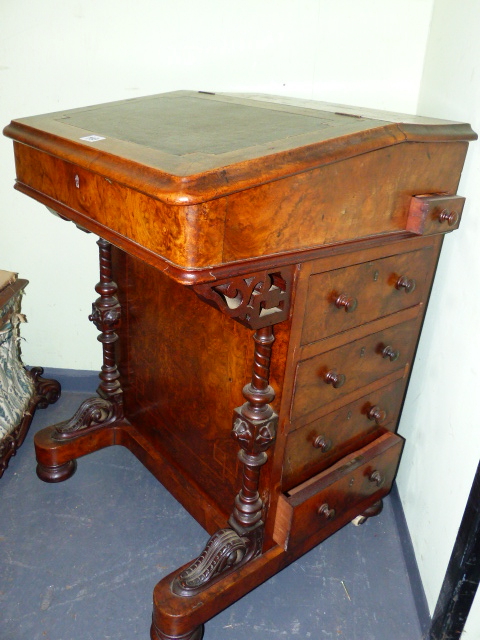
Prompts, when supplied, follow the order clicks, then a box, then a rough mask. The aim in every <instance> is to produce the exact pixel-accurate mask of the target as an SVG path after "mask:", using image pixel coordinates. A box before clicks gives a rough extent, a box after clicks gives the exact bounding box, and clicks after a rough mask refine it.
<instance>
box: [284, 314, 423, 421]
mask: <svg viewBox="0 0 480 640" xmlns="http://www.w3.org/2000/svg"><path fill="white" fill-rule="evenodd" d="M419 323H420V319H419V318H415V319H414V320H410V321H408V322H403V323H401V324H398V325H394V326H391V327H389V328H388V329H384V330H383V331H378V332H376V333H373V334H370V335H368V336H366V337H365V338H362V339H359V340H354V341H352V342H349V343H347V344H344V345H342V346H341V347H338V348H337V349H332V350H331V351H327V352H325V353H321V354H319V355H317V356H314V357H313V358H309V359H308V360H303V361H301V362H299V364H298V365H297V375H296V381H295V391H294V398H293V403H292V413H291V419H292V421H294V420H296V419H297V418H300V417H301V416H304V415H308V414H309V413H311V412H313V411H315V410H316V409H317V408H318V407H320V406H324V405H327V404H328V403H329V402H334V401H336V400H338V399H339V398H342V397H344V396H346V395H347V394H349V393H351V392H353V391H355V390H356V389H359V388H361V387H364V386H366V385H368V384H370V383H371V382H374V381H375V380H379V379H380V378H382V377H384V376H387V375H388V374H391V373H393V372H395V371H399V370H400V369H403V368H404V367H405V366H406V365H407V364H408V363H410V362H411V361H412V358H413V355H414V351H415V345H416V341H417V334H418V329H419Z"/></svg>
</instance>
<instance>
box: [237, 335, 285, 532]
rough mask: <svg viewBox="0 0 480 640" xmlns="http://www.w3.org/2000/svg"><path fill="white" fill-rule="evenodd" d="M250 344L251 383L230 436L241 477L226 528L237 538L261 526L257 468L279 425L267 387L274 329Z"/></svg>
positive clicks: (264, 460)
mask: <svg viewBox="0 0 480 640" xmlns="http://www.w3.org/2000/svg"><path fill="white" fill-rule="evenodd" d="M253 340H254V342H255V352H254V359H253V372H252V381H251V382H250V383H249V384H247V385H246V386H245V387H244V388H243V395H244V397H245V399H246V400H247V402H246V403H245V404H244V405H242V406H241V407H239V408H237V409H235V411H234V418H233V432H232V435H233V437H234V438H235V440H236V441H237V442H238V443H239V445H240V447H241V450H240V452H239V454H238V457H239V459H240V461H241V462H242V463H243V476H242V488H241V489H240V492H239V493H238V495H237V497H236V498H235V507H234V509H233V513H232V515H231V517H230V519H229V525H230V526H231V527H232V528H233V529H235V531H237V532H238V533H240V534H243V533H245V532H248V531H251V530H252V529H253V528H255V527H257V526H258V525H259V524H260V523H262V510H263V503H262V500H261V499H260V495H259V493H258V485H259V479H260V468H261V467H262V465H264V464H265V462H266V461H267V454H266V453H265V451H266V449H268V447H269V446H270V445H271V444H272V443H273V441H274V439H275V434H276V425H277V422H278V416H277V415H276V414H275V413H274V412H273V409H272V407H271V406H270V404H269V403H270V402H273V400H274V399H275V392H274V390H273V389H272V387H271V386H270V385H269V373H270V358H271V352H272V344H273V342H274V340H275V337H274V335H273V328H272V327H271V326H270V327H263V328H261V329H258V330H257V331H256V332H255V334H254V336H253ZM262 524H263V523H262Z"/></svg>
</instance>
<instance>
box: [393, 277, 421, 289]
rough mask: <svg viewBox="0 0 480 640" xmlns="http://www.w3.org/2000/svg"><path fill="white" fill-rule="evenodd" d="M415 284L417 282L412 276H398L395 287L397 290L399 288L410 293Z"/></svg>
mask: <svg viewBox="0 0 480 640" xmlns="http://www.w3.org/2000/svg"><path fill="white" fill-rule="evenodd" d="M416 286H417V283H416V282H415V280H414V279H413V278H407V276H400V278H399V279H398V280H397V283H396V285H395V288H396V289H398V290H399V291H400V289H403V290H404V291H405V293H412V291H415V287H416Z"/></svg>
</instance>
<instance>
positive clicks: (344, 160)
mask: <svg viewBox="0 0 480 640" xmlns="http://www.w3.org/2000/svg"><path fill="white" fill-rule="evenodd" d="M387 117H388V119H386V118H387ZM4 133H5V135H7V136H9V137H11V138H13V139H14V141H15V158H16V167H17V183H16V188H17V189H18V190H20V191H22V192H24V193H27V194H28V195H30V196H32V197H34V198H36V199H37V200H40V201H41V202H43V203H44V204H46V205H47V206H48V207H50V208H51V209H53V210H54V211H56V212H57V213H59V214H60V215H63V216H64V217H66V218H68V219H70V220H73V221H74V222H75V223H77V224H78V225H79V226H82V227H84V228H86V229H88V230H90V231H93V232H95V233H98V234H99V235H102V237H105V238H106V239H108V240H109V241H111V242H113V243H114V244H116V245H117V246H119V247H121V248H123V249H125V250H127V251H128V252H129V253H131V254H132V255H136V256H137V257H140V258H142V259H144V260H146V261H147V262H149V263H150V264H153V265H154V266H156V267H158V268H161V269H162V270H164V271H166V272H167V273H168V274H169V275H171V276H172V277H173V278H175V279H176V280H179V281H182V282H185V283H193V282H200V281H208V280H212V279H216V278H218V277H221V276H222V275H224V274H225V273H226V271H225V267H227V270H228V265H231V264H232V263H238V262H239V261H241V262H244V263H245V262H246V263H249V265H248V267H246V268H248V269H251V268H252V264H250V263H252V261H253V262H254V263H255V264H254V265H253V266H256V264H257V263H258V260H259V259H263V264H267V263H269V262H270V263H273V262H276V263H277V262H278V260H279V259H280V260H281V259H282V256H283V257H284V258H283V259H287V260H289V256H291V254H292V253H295V254H301V253H302V252H303V255H298V256H297V259H300V260H302V259H307V258H311V257H312V255H314V254H312V251H313V252H314V251H315V250H316V249H317V248H319V247H323V246H325V245H334V244H336V243H342V242H346V241H355V240H358V239H359V238H368V237H370V236H372V235H376V236H378V234H392V233H394V234H398V233H401V232H404V231H405V228H406V221H407V212H408V204H409V201H410V198H411V196H412V195H416V194H418V193H422V192H424V193H433V192H436V191H438V190H441V191H442V192H445V189H448V191H449V193H455V191H456V187H457V184H458V180H459V173H455V172H453V173H452V171H451V167H452V164H453V165H454V166H456V167H459V166H462V164H463V159H464V155H465V153H466V149H467V144H466V142H467V141H468V140H473V139H475V137H476V135H475V134H474V132H473V131H472V130H471V128H470V126H469V125H466V124H458V123H451V122H446V121H441V120H433V119H428V118H420V117H415V116H399V115H398V114H386V113H382V112H374V111H371V110H366V109H353V108H352V107H345V106H342V105H331V104H327V103H319V102H312V101H308V100H292V99H285V98H280V97H272V96H235V95H227V94H210V93H202V92H198V93H197V92H191V91H178V92H173V93H166V94H160V95H156V96H150V97H146V98H134V99H131V100H124V101H120V102H113V103H109V104H103V105H97V106H92V107H83V108H80V109H73V110H68V111H61V112H58V113H51V114H46V115H42V116H35V117H29V118H22V119H19V120H14V121H12V123H11V124H10V125H9V126H7V127H6V128H5V130H4ZM444 142H449V143H452V144H450V145H449V151H448V153H447V154H446V153H445V149H444V148H442V146H443V143H444ZM339 163H340V164H339ZM412 165H414V166H415V172H412V171H411V170H410V169H411V167H412ZM379 167H383V173H384V175H383V176H381V175H378V171H379ZM39 168H40V170H39ZM373 169H375V171H376V175H377V178H376V181H375V188H374V189H372V186H371V180H370V176H371V172H372V171H373ZM51 175H56V176H57V179H56V181H55V183H52V181H51V179H50V176H51ZM412 175H414V176H415V178H414V180H413V178H412ZM94 199H95V201H94ZM107 201H108V208H107V207H105V206H104V203H105V202H107ZM269 256H271V257H272V259H271V260H269V259H268V258H269Z"/></svg>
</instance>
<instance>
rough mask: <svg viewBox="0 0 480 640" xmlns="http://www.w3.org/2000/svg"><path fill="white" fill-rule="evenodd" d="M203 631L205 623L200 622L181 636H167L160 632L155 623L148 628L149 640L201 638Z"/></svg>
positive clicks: (194, 639) (190, 639) (192, 639)
mask: <svg viewBox="0 0 480 640" xmlns="http://www.w3.org/2000/svg"><path fill="white" fill-rule="evenodd" d="M204 631H205V625H203V624H201V625H200V626H199V627H195V629H193V631H189V632H188V633H185V634H184V635H182V636H169V635H167V634H165V633H162V632H161V631H160V629H158V628H157V627H156V626H155V624H152V627H151V629H150V638H151V640H202V638H203V632H204Z"/></svg>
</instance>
